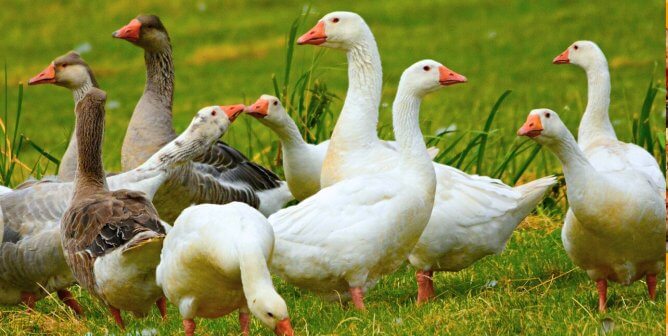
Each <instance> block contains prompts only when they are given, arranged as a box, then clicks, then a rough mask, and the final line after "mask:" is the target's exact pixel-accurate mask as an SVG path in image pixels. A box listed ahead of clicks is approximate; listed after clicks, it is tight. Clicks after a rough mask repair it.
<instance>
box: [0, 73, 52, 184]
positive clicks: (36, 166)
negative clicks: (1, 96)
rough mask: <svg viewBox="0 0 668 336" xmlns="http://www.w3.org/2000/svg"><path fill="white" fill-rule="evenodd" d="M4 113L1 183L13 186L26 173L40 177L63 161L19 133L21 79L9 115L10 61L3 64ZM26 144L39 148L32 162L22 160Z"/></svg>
mask: <svg viewBox="0 0 668 336" xmlns="http://www.w3.org/2000/svg"><path fill="white" fill-rule="evenodd" d="M4 71H5V72H4V84H5V86H4V93H5V101H4V113H3V115H2V117H0V139H2V143H1V144H0V183H1V184H2V185H5V186H8V187H13V186H15V185H16V184H17V183H20V182H22V181H23V180H25V179H26V178H27V177H30V176H32V177H34V178H37V179H39V178H41V177H42V176H43V175H44V173H45V172H46V171H47V169H49V168H50V166H51V164H53V165H55V166H56V170H57V169H58V165H59V164H60V161H59V160H58V159H56V158H55V157H53V156H52V155H51V154H49V153H48V152H47V151H45V150H44V149H43V148H42V147H40V146H38V145H37V144H35V143H34V142H32V141H31V140H30V138H28V137H26V136H25V135H24V134H22V133H20V124H21V112H22V107H23V84H22V83H19V88H18V97H17V100H16V110H15V113H14V114H13V115H10V108H9V84H8V80H7V64H5V66H4ZM26 147H29V148H32V149H33V150H35V151H37V152H38V153H39V154H40V156H39V157H38V158H37V160H35V162H34V163H32V164H29V163H26V162H24V161H22V160H21V158H20V156H21V153H22V151H23V150H24V149H26Z"/></svg>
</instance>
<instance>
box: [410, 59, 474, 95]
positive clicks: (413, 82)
mask: <svg viewBox="0 0 668 336" xmlns="http://www.w3.org/2000/svg"><path fill="white" fill-rule="evenodd" d="M399 82H400V83H401V85H402V86H404V88H408V89H409V90H410V91H411V92H412V93H413V94H415V95H417V96H419V97H422V96H424V95H426V94H427V93H430V92H433V91H436V90H438V89H440V88H442V87H445V86H449V85H454V84H459V83H466V82H467V79H466V77H464V76H462V75H460V74H458V73H456V72H454V71H452V70H450V69H448V68H447V67H445V66H444V65H443V64H441V63H439V62H436V61H434V60H422V61H419V62H417V63H415V64H413V65H411V66H410V67H408V68H407V69H406V70H405V71H404V73H403V74H402V75H401V80H400V81H399Z"/></svg>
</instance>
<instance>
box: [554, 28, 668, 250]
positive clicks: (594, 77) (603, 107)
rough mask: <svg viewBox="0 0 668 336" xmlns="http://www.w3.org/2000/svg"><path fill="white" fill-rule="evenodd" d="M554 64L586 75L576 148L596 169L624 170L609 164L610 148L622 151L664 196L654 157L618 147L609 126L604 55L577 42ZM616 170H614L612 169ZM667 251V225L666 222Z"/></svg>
mask: <svg viewBox="0 0 668 336" xmlns="http://www.w3.org/2000/svg"><path fill="white" fill-rule="evenodd" d="M552 63H554V64H571V63H572V64H575V65H577V66H579V67H581V68H582V69H584V70H585V72H586V74H587V86H588V94H587V107H586V108H585V112H584V115H583V116H582V120H581V121H580V127H579V128H578V140H577V141H578V145H579V146H580V148H581V149H582V151H583V152H584V153H585V157H586V158H587V159H589V160H590V162H591V164H592V165H594V167H596V169H625V167H624V163H621V162H615V161H617V160H613V161H611V160H610V159H611V158H610V157H609V155H608V152H609V148H610V146H613V147H619V148H622V147H623V148H624V149H623V150H622V152H620V153H619V154H618V155H615V157H617V158H618V160H623V161H628V162H630V163H631V164H632V165H633V166H634V167H635V169H640V170H643V171H644V172H645V173H646V174H647V176H649V177H650V178H651V181H652V184H653V185H654V187H655V188H656V190H657V192H658V193H660V194H662V195H664V197H665V192H666V179H665V178H664V176H663V173H662V172H661V168H659V165H658V163H657V162H656V160H655V159H654V157H653V156H652V155H651V154H650V153H648V152H647V151H646V150H645V149H643V148H642V147H639V146H637V145H635V144H628V143H620V142H619V140H617V135H616V134H615V130H614V128H613V127H612V123H611V122H610V117H609V115H608V109H609V107H610V71H609V69H608V61H607V60H606V58H605V54H603V51H602V50H601V48H599V46H598V45H597V44H596V43H594V42H592V41H576V42H574V43H572V44H571V45H570V46H569V47H568V48H566V50H564V52H562V53H561V54H559V55H558V56H557V57H555V58H554V60H553V61H552ZM613 165H614V166H617V168H614V167H613ZM666 250H667V251H668V221H667V222H666Z"/></svg>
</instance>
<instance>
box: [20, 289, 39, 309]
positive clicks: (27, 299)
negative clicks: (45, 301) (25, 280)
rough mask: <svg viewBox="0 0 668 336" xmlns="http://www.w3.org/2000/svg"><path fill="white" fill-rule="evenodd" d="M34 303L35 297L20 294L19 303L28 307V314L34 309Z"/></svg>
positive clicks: (31, 294)
mask: <svg viewBox="0 0 668 336" xmlns="http://www.w3.org/2000/svg"><path fill="white" fill-rule="evenodd" d="M35 302H37V295H35V294H33V293H27V292H21V303H23V304H24V305H25V306H26V307H28V312H31V311H33V310H34V309H35Z"/></svg>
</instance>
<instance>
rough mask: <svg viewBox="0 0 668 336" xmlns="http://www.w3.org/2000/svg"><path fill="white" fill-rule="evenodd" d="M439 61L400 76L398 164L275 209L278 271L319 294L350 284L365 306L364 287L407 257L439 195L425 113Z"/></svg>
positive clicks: (395, 111) (352, 293)
mask: <svg viewBox="0 0 668 336" xmlns="http://www.w3.org/2000/svg"><path fill="white" fill-rule="evenodd" d="M440 67H443V66H442V65H440V64H439V63H437V62H435V61H432V60H425V61H420V62H418V63H416V64H413V65H412V66H410V67H408V68H407V69H406V70H405V71H404V72H403V74H402V76H401V80H400V82H399V88H398V93H397V98H396V99H395V101H394V105H393V124H394V132H395V135H396V141H397V143H398V145H399V152H398V153H399V155H398V157H397V160H396V161H395V165H394V167H393V168H389V169H386V170H383V171H378V172H376V173H375V174H368V175H365V176H358V177H354V178H350V179H346V180H343V181H341V182H338V183H336V184H333V185H331V186H329V187H325V188H323V189H321V190H320V191H319V192H317V193H316V194H315V195H313V196H311V197H309V198H307V199H305V200H304V201H302V202H301V203H299V204H297V205H295V206H292V207H289V208H286V209H283V210H281V211H279V212H277V213H276V214H274V215H271V216H270V217H269V222H270V223H271V224H272V226H273V228H274V232H275V235H276V245H275V251H274V257H273V260H272V264H271V265H272V270H273V271H274V272H276V273H277V274H278V275H280V276H281V277H283V278H284V279H285V280H286V281H288V282H289V283H292V284H294V285H296V286H298V287H302V288H305V289H308V290H311V291H314V292H316V293H319V294H323V295H331V294H332V293H334V292H340V293H345V292H346V291H348V292H349V293H350V296H351V298H352V301H353V304H354V306H355V307H356V308H357V309H362V310H363V309H364V307H365V306H364V292H365V291H367V290H368V289H370V288H371V287H372V286H373V285H374V284H375V283H376V281H377V280H378V279H379V278H380V277H381V276H382V275H385V274H389V273H391V272H393V271H395V270H396V269H397V268H398V267H399V266H400V265H401V264H402V263H403V261H404V260H406V257H408V254H409V252H410V251H411V249H412V248H413V246H414V245H415V243H417V241H418V239H419V237H420V235H421V234H422V231H423V230H424V228H425V226H426V225H427V222H428V220H429V216H430V214H431V210H432V206H433V203H434V191H435V188H436V180H435V173H434V169H433V167H432V165H431V159H430V158H429V155H428V153H427V147H426V146H425V144H424V141H423V140H422V135H421V132H420V125H419V120H418V114H419V108H420V102H421V100H422V98H423V96H424V95H426V94H428V93H430V92H433V91H436V90H437V89H438V88H440V87H443V86H444V83H443V82H442V81H441V79H442V78H441V77H442V76H441V75H440V74H439V73H440V72H442V71H439V69H440ZM443 68H444V67H443ZM448 72H450V71H448ZM457 76H461V75H458V74H457Z"/></svg>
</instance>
